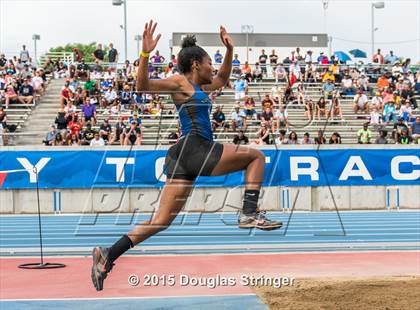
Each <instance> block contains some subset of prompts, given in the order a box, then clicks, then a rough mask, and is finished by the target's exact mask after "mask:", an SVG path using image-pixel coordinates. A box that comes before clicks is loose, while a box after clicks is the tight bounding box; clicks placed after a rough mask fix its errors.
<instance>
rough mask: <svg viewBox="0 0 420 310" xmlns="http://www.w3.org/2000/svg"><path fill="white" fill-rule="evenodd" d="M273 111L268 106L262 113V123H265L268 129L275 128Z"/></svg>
mask: <svg viewBox="0 0 420 310" xmlns="http://www.w3.org/2000/svg"><path fill="white" fill-rule="evenodd" d="M273 118H274V115H273V110H272V108H270V107H269V106H266V107H265V108H264V109H263V112H262V113H261V121H263V122H265V124H266V125H267V127H268V128H272V127H273Z"/></svg>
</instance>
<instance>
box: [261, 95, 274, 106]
mask: <svg viewBox="0 0 420 310" xmlns="http://www.w3.org/2000/svg"><path fill="white" fill-rule="evenodd" d="M266 107H268V108H270V109H272V108H273V107H274V101H273V99H271V98H270V94H265V96H264V98H263V100H261V108H262V110H264V109H265V108H266Z"/></svg>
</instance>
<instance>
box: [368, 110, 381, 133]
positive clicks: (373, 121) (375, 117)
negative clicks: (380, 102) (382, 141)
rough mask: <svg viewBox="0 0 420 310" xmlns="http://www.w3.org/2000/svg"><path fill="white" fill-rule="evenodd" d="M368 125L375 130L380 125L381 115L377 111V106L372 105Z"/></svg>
mask: <svg viewBox="0 0 420 310" xmlns="http://www.w3.org/2000/svg"><path fill="white" fill-rule="evenodd" d="M369 125H371V126H373V128H375V130H377V129H378V127H380V126H381V125H382V115H381V114H380V113H379V111H378V108H376V107H374V108H373V110H372V112H371V113H370V123H369Z"/></svg>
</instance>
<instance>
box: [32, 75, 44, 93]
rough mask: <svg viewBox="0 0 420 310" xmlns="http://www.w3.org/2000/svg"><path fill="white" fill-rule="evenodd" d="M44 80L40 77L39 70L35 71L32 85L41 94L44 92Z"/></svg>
mask: <svg viewBox="0 0 420 310" xmlns="http://www.w3.org/2000/svg"><path fill="white" fill-rule="evenodd" d="M43 85H44V80H43V79H42V77H40V75H39V72H36V73H35V76H34V77H33V78H32V87H33V88H34V90H35V92H36V93H37V94H39V95H41V94H42V93H43V92H44V87H43Z"/></svg>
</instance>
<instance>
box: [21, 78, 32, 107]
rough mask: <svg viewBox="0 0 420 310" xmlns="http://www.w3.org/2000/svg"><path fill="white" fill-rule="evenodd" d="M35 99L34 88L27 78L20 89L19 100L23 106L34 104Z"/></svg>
mask: <svg viewBox="0 0 420 310" xmlns="http://www.w3.org/2000/svg"><path fill="white" fill-rule="evenodd" d="M33 99H34V88H33V87H32V86H31V85H30V84H29V81H28V79H27V78H25V79H24V80H23V85H22V86H21V87H20V89H19V96H18V100H19V102H20V103H23V104H32V101H33Z"/></svg>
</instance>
